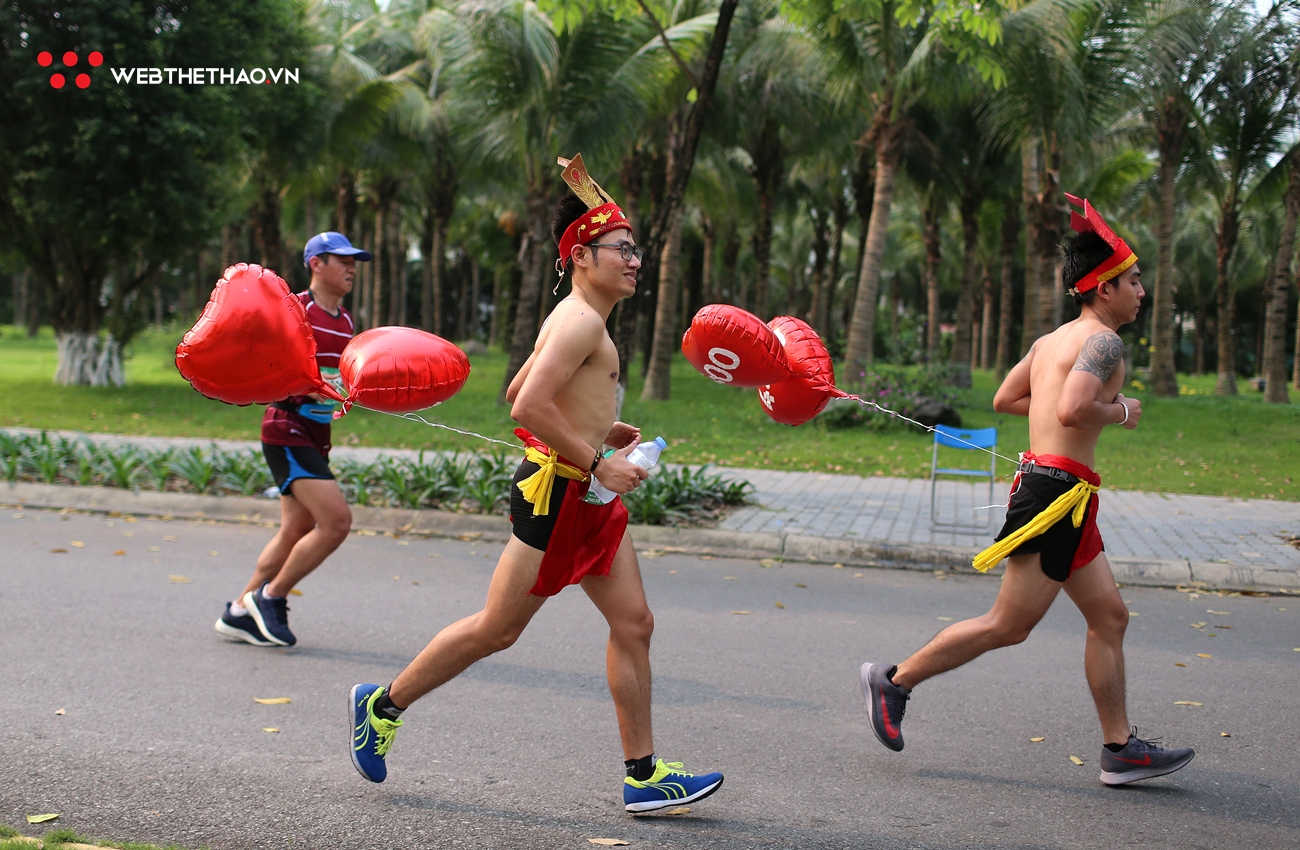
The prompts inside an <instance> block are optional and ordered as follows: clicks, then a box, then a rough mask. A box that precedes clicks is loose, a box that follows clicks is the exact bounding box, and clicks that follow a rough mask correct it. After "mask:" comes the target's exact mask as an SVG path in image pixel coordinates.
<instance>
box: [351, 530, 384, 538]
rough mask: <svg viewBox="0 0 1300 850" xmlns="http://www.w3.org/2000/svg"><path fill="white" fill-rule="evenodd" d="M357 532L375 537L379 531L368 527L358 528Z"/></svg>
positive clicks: (363, 535) (364, 535)
mask: <svg viewBox="0 0 1300 850" xmlns="http://www.w3.org/2000/svg"><path fill="white" fill-rule="evenodd" d="M355 533H356V534H358V535H360V536H361V537H374V536H375V535H376V534H378V533H379V532H377V531H371V530H370V529H368V528H358V529H357V530H356V532H355Z"/></svg>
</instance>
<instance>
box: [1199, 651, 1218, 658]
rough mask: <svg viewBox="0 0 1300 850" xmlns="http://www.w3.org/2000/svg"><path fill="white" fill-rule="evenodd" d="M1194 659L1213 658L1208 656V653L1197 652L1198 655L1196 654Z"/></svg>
mask: <svg viewBox="0 0 1300 850" xmlns="http://www.w3.org/2000/svg"><path fill="white" fill-rule="evenodd" d="M1196 657H1197V658H1213V657H1214V656H1213V655H1210V654H1209V653H1208V652H1198V653H1196Z"/></svg>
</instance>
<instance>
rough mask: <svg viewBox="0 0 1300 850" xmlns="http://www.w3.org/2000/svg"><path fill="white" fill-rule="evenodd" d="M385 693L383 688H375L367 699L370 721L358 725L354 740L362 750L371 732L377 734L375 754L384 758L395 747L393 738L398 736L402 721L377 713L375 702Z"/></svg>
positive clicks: (367, 714)
mask: <svg viewBox="0 0 1300 850" xmlns="http://www.w3.org/2000/svg"><path fill="white" fill-rule="evenodd" d="M383 695H384V689H383V688H377V689H375V692H374V693H373V694H371V695H370V699H368V700H366V719H367V720H368V722H367V723H366V724H365V725H364V726H358V727H357V729H356V732H355V734H354V735H353V736H352V740H353V741H355V742H356V749H358V750H360V749H362V748H363V747H365V746H366V744H367V743H368V742H369V741H370V734H371V733H372V732H373V733H374V736H375V755H377V756H379V757H380V758H383V757H384V756H386V755H388V751H389V750H390V749H392V747H393V739H394V738H396V737H397V730H398V729H399V728H401V725H402V721H400V720H389V719H388V718H386V717H380V716H378V715H376V714H375V702H376V701H377V700H378V699H379V698H380V697H381V696H383Z"/></svg>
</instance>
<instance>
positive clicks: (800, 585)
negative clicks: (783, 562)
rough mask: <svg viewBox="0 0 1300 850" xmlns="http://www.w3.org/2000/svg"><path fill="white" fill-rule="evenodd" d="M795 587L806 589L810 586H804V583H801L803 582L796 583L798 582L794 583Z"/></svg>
mask: <svg viewBox="0 0 1300 850" xmlns="http://www.w3.org/2000/svg"><path fill="white" fill-rule="evenodd" d="M794 586H795V587H804V588H806V587H807V586H808V585H806V584H804V583H803V582H801V581H796V582H795V583H794Z"/></svg>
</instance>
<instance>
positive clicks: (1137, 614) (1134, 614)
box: [1128, 611, 1142, 617]
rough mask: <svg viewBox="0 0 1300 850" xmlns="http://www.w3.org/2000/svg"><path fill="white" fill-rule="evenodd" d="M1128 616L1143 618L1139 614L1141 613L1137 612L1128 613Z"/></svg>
mask: <svg viewBox="0 0 1300 850" xmlns="http://www.w3.org/2000/svg"><path fill="white" fill-rule="evenodd" d="M1128 615H1129V616H1130V617H1141V616H1142V615H1141V614H1139V613H1138V612H1136V611H1129V612H1128Z"/></svg>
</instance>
